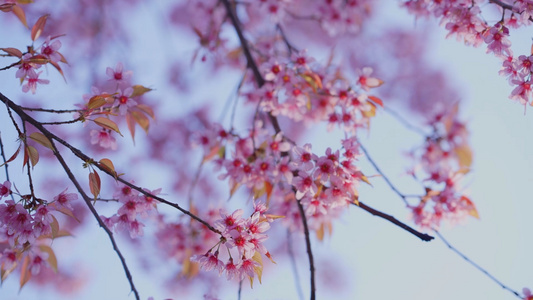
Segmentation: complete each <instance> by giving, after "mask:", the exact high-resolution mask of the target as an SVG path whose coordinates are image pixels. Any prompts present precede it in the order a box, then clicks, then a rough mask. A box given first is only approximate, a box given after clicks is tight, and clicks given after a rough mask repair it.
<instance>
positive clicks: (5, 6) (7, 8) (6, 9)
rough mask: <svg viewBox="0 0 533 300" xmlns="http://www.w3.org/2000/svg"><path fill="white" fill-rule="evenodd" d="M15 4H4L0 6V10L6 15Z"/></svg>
mask: <svg viewBox="0 0 533 300" xmlns="http://www.w3.org/2000/svg"><path fill="white" fill-rule="evenodd" d="M15 5H16V4H15V3H4V4H0V10H1V11H3V12H5V13H7V12H10V11H12V10H13V6H15Z"/></svg>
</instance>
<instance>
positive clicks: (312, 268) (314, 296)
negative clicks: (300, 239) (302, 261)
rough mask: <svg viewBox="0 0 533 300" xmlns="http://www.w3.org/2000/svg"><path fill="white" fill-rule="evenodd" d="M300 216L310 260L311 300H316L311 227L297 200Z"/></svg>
mask: <svg viewBox="0 0 533 300" xmlns="http://www.w3.org/2000/svg"><path fill="white" fill-rule="evenodd" d="M296 204H297V205H298V210H299V211H300V216H301V217H302V224H303V225H304V235H305V246H306V248H307V257H308V258H309V271H310V273H311V279H310V280H311V300H315V299H316V287H315V262H314V258H313V251H312V250H311V238H310V236H309V227H308V226H307V218H306V217H305V211H304V207H303V206H302V203H301V202H300V201H299V200H296Z"/></svg>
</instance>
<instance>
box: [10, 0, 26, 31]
mask: <svg viewBox="0 0 533 300" xmlns="http://www.w3.org/2000/svg"><path fill="white" fill-rule="evenodd" d="M13 13H14V14H15V16H17V18H19V20H20V22H21V23H22V24H24V26H25V27H26V28H28V22H27V21H26V14H25V13H24V10H22V8H21V7H20V6H17V5H15V6H13Z"/></svg>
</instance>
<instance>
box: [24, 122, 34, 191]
mask: <svg viewBox="0 0 533 300" xmlns="http://www.w3.org/2000/svg"><path fill="white" fill-rule="evenodd" d="M22 130H24V136H26V122H22ZM26 151H27V154H26ZM24 152H25V153H24V157H26V155H28V156H30V155H31V154H30V150H29V148H28V145H27V144H26V139H24ZM31 161H32V160H31V158H30V161H28V162H27V167H28V183H29V186H30V193H31V197H32V200H33V199H35V191H34V189H33V180H32V178H31V168H30V164H31Z"/></svg>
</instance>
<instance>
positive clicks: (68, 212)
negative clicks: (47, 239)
mask: <svg viewBox="0 0 533 300" xmlns="http://www.w3.org/2000/svg"><path fill="white" fill-rule="evenodd" d="M48 206H50V207H52V208H53V209H55V210H56V211H58V212H60V213H62V214H64V215H66V216H69V217H71V218H73V219H74V220H76V221H78V222H80V220H79V219H78V218H76V216H75V215H74V213H73V212H72V211H71V210H70V209H68V208H66V207H64V206H61V205H56V202H53V203H50V204H48ZM58 226H59V225H58ZM61 232H62V230H59V231H58V235H57V236H56V237H60V236H62V235H61ZM68 235H70V233H69V234H68Z"/></svg>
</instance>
